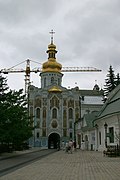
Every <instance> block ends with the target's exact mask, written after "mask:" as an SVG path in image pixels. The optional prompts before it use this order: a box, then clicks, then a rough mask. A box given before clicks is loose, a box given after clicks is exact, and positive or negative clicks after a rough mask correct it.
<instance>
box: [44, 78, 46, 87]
mask: <svg viewBox="0 0 120 180" xmlns="http://www.w3.org/2000/svg"><path fill="white" fill-rule="evenodd" d="M44 87H46V77H45V78H44Z"/></svg>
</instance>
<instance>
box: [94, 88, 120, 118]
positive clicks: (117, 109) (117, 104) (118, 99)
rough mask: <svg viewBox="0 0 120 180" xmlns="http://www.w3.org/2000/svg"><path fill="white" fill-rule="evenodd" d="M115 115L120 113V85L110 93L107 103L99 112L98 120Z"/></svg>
mask: <svg viewBox="0 0 120 180" xmlns="http://www.w3.org/2000/svg"><path fill="white" fill-rule="evenodd" d="M115 113H120V85H118V86H117V87H116V88H115V89H114V90H113V91H112V92H111V93H110V95H109V97H108V99H107V101H106V102H105V104H104V105H103V107H102V109H101V111H100V112H99V114H98V117H97V119H100V118H102V117H105V116H108V115H112V114H115ZM97 119H96V120H97Z"/></svg>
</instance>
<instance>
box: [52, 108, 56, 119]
mask: <svg viewBox="0 0 120 180" xmlns="http://www.w3.org/2000/svg"><path fill="white" fill-rule="evenodd" d="M52 118H57V109H56V108H54V109H53V110H52Z"/></svg>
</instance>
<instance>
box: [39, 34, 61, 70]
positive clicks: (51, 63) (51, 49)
mask: <svg viewBox="0 0 120 180" xmlns="http://www.w3.org/2000/svg"><path fill="white" fill-rule="evenodd" d="M50 33H51V34H52V36H51V43H50V44H49V45H48V50H47V51H46V52H47V53H48V60H47V61H46V62H45V63H43V65H42V72H61V69H62V65H61V64H60V63H58V62H57V61H56V57H55V55H56V53H57V51H56V46H55V45H54V44H53V33H54V32H53V31H51V32H50Z"/></svg>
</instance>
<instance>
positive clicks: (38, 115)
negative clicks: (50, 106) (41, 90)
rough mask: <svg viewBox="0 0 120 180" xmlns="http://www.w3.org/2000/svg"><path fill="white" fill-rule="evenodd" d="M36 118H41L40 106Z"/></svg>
mask: <svg viewBox="0 0 120 180" xmlns="http://www.w3.org/2000/svg"><path fill="white" fill-rule="evenodd" d="M36 118H40V109H39V108H37V109H36Z"/></svg>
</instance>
